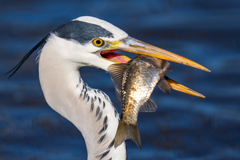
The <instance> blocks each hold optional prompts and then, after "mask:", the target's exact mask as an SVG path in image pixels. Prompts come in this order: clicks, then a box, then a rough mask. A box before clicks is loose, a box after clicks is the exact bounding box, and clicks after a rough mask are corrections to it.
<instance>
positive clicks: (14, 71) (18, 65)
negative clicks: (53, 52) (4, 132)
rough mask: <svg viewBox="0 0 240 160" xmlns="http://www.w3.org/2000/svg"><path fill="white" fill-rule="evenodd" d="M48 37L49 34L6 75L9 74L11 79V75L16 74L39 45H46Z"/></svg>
mask: <svg viewBox="0 0 240 160" xmlns="http://www.w3.org/2000/svg"><path fill="white" fill-rule="evenodd" d="M49 36H50V34H48V35H46V36H45V37H44V38H43V39H42V40H41V41H40V42H38V44H37V45H36V46H34V47H33V48H32V49H31V50H30V51H29V52H28V53H27V54H26V55H25V56H24V57H23V58H22V59H21V61H20V62H19V63H18V64H17V65H16V66H15V67H13V69H11V70H10V71H8V72H7V73H6V74H9V73H11V72H12V73H11V74H10V76H9V77H8V78H10V77H12V75H14V73H16V72H17V70H18V69H19V68H20V67H21V66H22V65H23V63H24V62H25V61H26V60H27V59H28V57H29V56H31V54H32V53H33V52H34V51H35V50H36V49H38V47H40V46H41V45H44V44H45V43H46V40H47V39H48V37H49ZM6 74H5V75H6Z"/></svg>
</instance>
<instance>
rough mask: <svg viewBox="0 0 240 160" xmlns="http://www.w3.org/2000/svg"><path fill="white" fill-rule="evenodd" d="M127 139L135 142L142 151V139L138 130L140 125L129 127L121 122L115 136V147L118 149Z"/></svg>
mask: <svg viewBox="0 0 240 160" xmlns="http://www.w3.org/2000/svg"><path fill="white" fill-rule="evenodd" d="M126 139H131V140H133V141H134V142H135V143H136V145H137V146H138V148H139V149H140V150H141V137H140V133H139V129H138V124H136V125H132V124H130V125H128V124H127V123H125V122H124V121H122V120H120V122H119V125H118V129H117V133H116V136H115V141H114V147H115V148H117V147H118V146H119V145H121V144H122V142H123V141H125V140H126Z"/></svg>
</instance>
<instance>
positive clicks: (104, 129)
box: [98, 124, 108, 134]
mask: <svg viewBox="0 0 240 160" xmlns="http://www.w3.org/2000/svg"><path fill="white" fill-rule="evenodd" d="M107 128H108V124H106V125H103V127H102V129H101V130H100V131H99V133H98V134H102V133H103V132H104V131H106V130H107Z"/></svg>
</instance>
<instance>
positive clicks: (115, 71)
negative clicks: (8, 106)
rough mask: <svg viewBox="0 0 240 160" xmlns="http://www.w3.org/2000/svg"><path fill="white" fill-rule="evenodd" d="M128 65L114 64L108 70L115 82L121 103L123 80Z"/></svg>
mask: <svg viewBox="0 0 240 160" xmlns="http://www.w3.org/2000/svg"><path fill="white" fill-rule="evenodd" d="M126 65H127V64H112V65H110V66H109V67H108V69H107V70H108V72H109V74H110V76H111V79H112V81H113V85H114V88H115V92H116V95H117V97H118V99H119V101H121V90H122V79H123V72H124V68H125V66H126Z"/></svg>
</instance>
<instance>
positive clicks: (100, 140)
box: [98, 133, 107, 143]
mask: <svg viewBox="0 0 240 160" xmlns="http://www.w3.org/2000/svg"><path fill="white" fill-rule="evenodd" d="M106 135H107V133H106V134H104V135H103V136H102V137H101V138H100V139H99V140H98V143H102V141H103V140H104V139H105V138H106Z"/></svg>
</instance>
